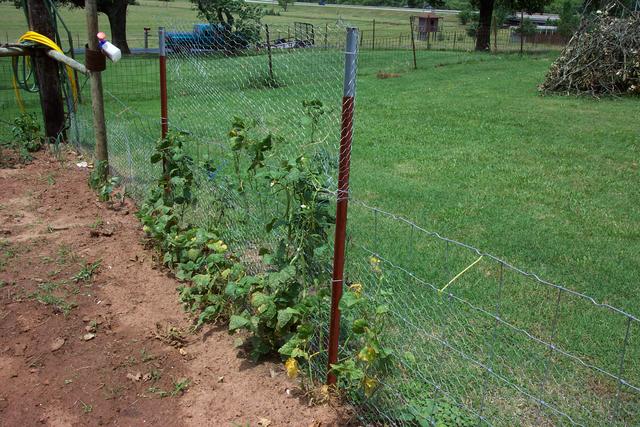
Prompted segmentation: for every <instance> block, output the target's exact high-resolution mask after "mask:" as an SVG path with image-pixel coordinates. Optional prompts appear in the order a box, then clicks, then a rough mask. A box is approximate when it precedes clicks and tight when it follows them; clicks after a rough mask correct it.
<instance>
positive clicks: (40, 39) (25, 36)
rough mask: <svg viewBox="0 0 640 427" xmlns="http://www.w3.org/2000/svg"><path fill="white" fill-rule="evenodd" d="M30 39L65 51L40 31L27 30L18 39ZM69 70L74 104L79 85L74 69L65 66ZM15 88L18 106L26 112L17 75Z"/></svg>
mask: <svg viewBox="0 0 640 427" xmlns="http://www.w3.org/2000/svg"><path fill="white" fill-rule="evenodd" d="M24 41H30V42H35V43H38V44H41V45H43V46H46V47H48V48H50V49H53V50H55V51H57V52H60V53H64V52H63V51H62V49H60V46H58V45H57V44H56V43H55V42H54V41H53V40H51V39H50V38H49V37H47V36H43V35H42V34H40V33H36V32H35V31H27V32H26V33H24V34H23V35H22V36H20V38H19V39H18V42H24ZM65 68H66V70H67V76H68V77H69V82H70V84H71V93H72V95H73V103H74V105H75V104H76V103H77V101H78V87H77V84H76V80H75V77H74V74H73V69H72V68H71V67H69V66H68V65H67V66H66V67H65ZM13 90H14V92H15V94H16V101H17V102H18V107H19V108H20V111H21V112H23V113H24V101H23V100H22V96H21V95H20V90H19V88H18V82H17V81H16V77H15V75H14V76H13Z"/></svg>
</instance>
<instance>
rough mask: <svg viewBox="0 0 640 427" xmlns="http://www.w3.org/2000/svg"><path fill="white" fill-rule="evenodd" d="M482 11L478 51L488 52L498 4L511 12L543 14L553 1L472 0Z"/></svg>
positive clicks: (478, 34) (478, 32)
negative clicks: (492, 22)
mask: <svg viewBox="0 0 640 427" xmlns="http://www.w3.org/2000/svg"><path fill="white" fill-rule="evenodd" d="M470 2H471V5H472V6H474V7H476V8H478V9H479V10H480V13H479V16H478V30H477V32H476V50H479V51H488V50H489V46H490V43H491V19H492V16H493V10H494V7H495V6H496V3H497V2H499V5H500V7H501V8H504V9H506V10H509V11H510V12H526V13H534V12H543V11H544V7H545V6H546V5H548V4H549V3H551V0H497V2H496V0H470Z"/></svg>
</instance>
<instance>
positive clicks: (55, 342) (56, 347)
mask: <svg viewBox="0 0 640 427" xmlns="http://www.w3.org/2000/svg"><path fill="white" fill-rule="evenodd" d="M63 345H64V338H62V337H58V338H56V339H55V340H53V342H52V343H51V347H50V348H51V351H56V350H60V348H61V347H62V346H63Z"/></svg>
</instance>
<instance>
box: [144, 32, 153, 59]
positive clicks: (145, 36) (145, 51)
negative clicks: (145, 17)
mask: <svg viewBox="0 0 640 427" xmlns="http://www.w3.org/2000/svg"><path fill="white" fill-rule="evenodd" d="M150 30H151V28H149V27H144V53H147V51H148V50H149V31H150Z"/></svg>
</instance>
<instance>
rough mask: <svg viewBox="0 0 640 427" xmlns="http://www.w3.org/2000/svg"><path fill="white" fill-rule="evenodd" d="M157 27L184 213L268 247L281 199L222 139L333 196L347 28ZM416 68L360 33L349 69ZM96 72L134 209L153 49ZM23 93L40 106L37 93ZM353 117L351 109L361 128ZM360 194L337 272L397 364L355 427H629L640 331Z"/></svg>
mask: <svg viewBox="0 0 640 427" xmlns="http://www.w3.org/2000/svg"><path fill="white" fill-rule="evenodd" d="M166 33H167V42H168V43H167V47H168V54H167V77H168V79H167V80H168V82H167V94H168V106H169V109H168V121H169V127H170V129H172V130H174V131H180V132H183V133H185V134H186V135H187V136H188V140H189V141H190V143H189V144H190V145H189V146H188V147H187V149H188V153H189V155H191V156H192V157H193V158H194V160H196V161H197V162H198V163H200V164H202V166H201V167H200V168H199V169H198V173H197V176H196V179H197V182H198V185H197V188H198V190H197V193H198V194H197V202H196V203H195V204H194V206H193V208H192V209H191V210H190V212H187V213H186V214H187V215H188V216H189V217H190V219H192V220H193V221H195V222H196V223H199V224H203V225H210V224H215V225H216V227H217V228H219V229H220V230H221V232H222V233H223V234H224V237H225V240H228V241H230V242H234V243H235V244H236V247H238V248H240V253H241V255H242V256H244V257H246V258H249V259H250V258H252V257H253V258H255V257H257V253H258V248H260V247H262V246H263V245H268V244H269V241H268V240H269V238H270V236H269V234H268V233H267V232H266V231H265V227H264V224H265V223H267V222H269V221H270V220H271V218H273V217H274V216H275V215H276V212H277V211H278V210H281V209H282V206H283V204H285V203H286V200H284V199H283V198H281V197H274V196H273V194H272V193H270V192H268V191H265V190H262V189H260V187H258V186H253V185H252V183H251V182H245V183H242V185H243V186H244V187H243V188H241V189H240V188H238V187H239V182H238V180H237V179H236V178H235V176H236V169H237V168H239V167H242V168H246V167H247V166H248V165H247V164H244V163H241V164H239V163H238V162H237V159H236V158H235V156H234V152H233V150H232V147H231V146H230V143H229V135H228V133H229V130H230V129H231V127H232V124H233V123H234V122H235V123H237V122H238V120H240V121H241V122H242V123H244V125H246V128H247V132H249V133H250V134H251V135H253V137H254V138H256V139H259V138H264V137H265V136H266V135H271V136H272V144H273V145H274V146H275V147H277V150H278V152H279V153H281V155H282V156H281V157H279V158H278V159H271V160H270V161H280V160H285V159H287V158H296V157H298V156H307V157H308V158H309V159H311V160H312V161H313V163H314V164H315V165H317V167H319V168H320V169H321V170H322V174H321V176H322V179H321V182H319V183H318V185H319V186H321V187H322V188H323V189H325V190H326V193H327V194H328V195H330V196H331V197H332V200H333V201H335V198H336V194H337V192H336V190H337V187H336V186H337V173H338V146H339V142H340V111H341V97H342V89H343V86H342V85H343V77H344V50H345V46H344V43H345V34H346V30H345V28H344V27H342V26H333V27H330V26H326V27H325V28H321V29H320V30H319V31H316V30H315V29H314V31H313V32H312V31H311V29H310V28H308V27H299V28H294V29H292V28H291V27H290V26H287V27H284V26H283V27H278V26H268V27H263V28H262V29H261V33H260V34H259V36H258V37H257V41H255V42H252V43H246V42H245V41H242V40H217V41H216V40H198V39H194V38H192V37H190V36H189V34H191V35H193V34H194V27H193V26H192V25H190V24H176V23H172V24H171V25H167V26H166ZM454 34H455V33H454ZM172 37H173V38H175V40H170V39H171V38H172ZM181 37H182V39H181ZM267 40H268V41H267ZM441 42H442V43H445V42H447V43H454V42H455V43H456V48H455V49H458V48H460V49H466V48H464V47H462V46H465V45H463V44H462V39H460V38H458V37H457V36H455V35H454V36H453V39H451V37H449V36H447V35H445V36H444V40H438V37H436V40H435V41H434V40H431V41H426V40H420V41H417V40H416V43H417V46H416V49H417V60H418V65H419V64H420V63H419V61H420V59H421V58H424V56H425V55H429V54H433V53H432V52H430V51H429V50H430V49H437V48H438V47H437V46H439V45H438V43H441ZM424 43H430V45H429V46H428V49H429V50H428V49H427V48H425V45H424ZM465 43H469V46H471V42H470V41H468V42H465ZM156 45H157V41H156V42H155V43H154V44H153V46H156ZM440 46H442V45H440ZM443 58H444V57H443ZM459 59H460V58H458V57H457V56H456V55H449V56H447V57H446V58H444V59H443V60H444V61H454V62H455V61H457V60H459ZM80 60H82V58H80ZM413 61H414V60H413V49H412V45H411V39H410V36H409V37H404V38H403V37H394V38H393V39H391V38H389V41H388V42H382V39H378V41H377V42H376V45H375V46H371V47H369V48H367V46H366V40H364V41H363V42H362V44H361V47H360V52H359V67H360V70H361V73H372V72H373V73H375V72H384V73H394V72H402V73H406V72H408V71H409V70H410V69H412V68H413V66H414V62H413ZM6 64H9V61H4V60H3V61H0V73H1V74H2V76H3V78H2V79H1V80H0V82H4V83H3V84H4V86H0V100H1V104H0V106H1V107H0V111H1V112H2V115H3V117H12V116H13V115H15V113H16V110H15V106H14V100H13V89H12V87H11V86H7V82H9V84H10V80H9V79H8V78H4V77H5V76H6V75H7V74H8V73H9V68H7V66H6ZM9 67H10V65H9ZM102 75H103V80H104V91H105V115H106V122H107V131H108V144H109V156H110V163H111V166H112V168H113V170H114V172H115V173H117V174H119V175H121V176H122V177H123V178H124V182H125V185H126V187H127V190H128V191H129V192H130V193H131V194H132V195H133V197H134V199H136V200H137V201H140V200H142V199H143V198H144V195H145V193H146V192H147V190H148V188H149V187H150V185H152V184H153V183H154V182H155V180H156V179H157V178H158V177H159V176H160V174H161V170H160V169H161V168H160V166H158V165H157V164H151V163H150V161H149V159H150V157H151V154H152V152H153V150H154V144H155V142H156V141H157V140H158V139H159V138H160V136H161V126H160V125H161V121H160V102H159V95H160V90H161V89H160V84H159V61H158V57H157V55H156V54H146V55H133V56H130V57H125V58H123V59H122V60H121V61H120V62H119V63H117V64H110V65H109V67H108V69H107V71H106V72H104V73H103V74H102ZM80 88H81V99H82V102H81V104H80V105H79V108H78V110H77V111H76V112H75V113H73V114H72V115H71V120H70V127H69V133H70V137H71V139H72V141H73V142H74V143H75V144H77V146H78V147H80V148H81V149H82V150H83V151H85V152H87V153H91V152H92V151H93V148H94V138H93V130H92V126H93V122H92V116H91V107H90V102H89V88H88V83H87V81H86V79H85V78H81V79H80ZM23 96H24V97H25V101H26V104H27V106H28V109H29V110H30V111H36V110H37V107H38V105H39V103H38V99H37V94H29V95H23ZM27 97H28V100H27ZM356 99H357V96H356ZM357 108H358V107H357V100H356V123H355V126H356V128H357V126H358V124H357V115H358V113H357ZM4 128H5V129H6V126H4ZM3 135H4V134H3ZM356 143H357V141H356ZM361 190H364V189H356V191H355V193H352V195H351V197H350V207H349V223H348V238H347V242H348V244H347V262H346V267H345V278H346V280H347V284H348V285H353V284H356V283H357V284H360V285H361V286H362V287H363V289H364V293H363V295H365V297H366V298H367V299H368V301H369V305H370V306H372V307H379V306H385V307H387V309H388V313H387V315H386V317H385V320H384V322H385V324H384V332H383V333H382V335H381V337H380V339H381V342H382V343H383V345H384V346H385V348H386V349H388V350H389V352H390V353H391V355H392V358H391V360H392V362H391V365H390V367H389V368H388V369H387V370H386V371H384V372H380V373H378V374H376V376H375V381H376V384H377V385H376V387H375V390H374V391H373V393H371V394H368V395H365V394H362V393H361V392H348V393H346V394H345V397H346V398H347V401H348V402H349V404H350V405H352V406H353V407H354V408H355V413H356V414H357V417H358V418H359V419H360V421H361V422H362V423H364V424H366V425H410V426H422V425H447V426H471V425H496V426H513V425H594V426H595V425H619V426H626V425H637V424H638V423H640V330H639V329H638V328H639V327H640V325H639V324H638V322H639V320H638V319H637V318H636V317H634V315H632V314H630V313H627V312H624V311H621V310H618V309H616V308H615V307H612V306H609V305H607V304H606V303H603V302H600V301H595V300H594V299H592V298H590V297H589V296H587V295H584V294H581V293H578V292H574V291H572V290H571V285H570V284H568V285H567V286H566V287H565V286H562V285H559V284H554V283H551V282H548V281H545V280H544V279H542V278H540V277H538V276H537V275H535V274H533V273H530V272H527V271H524V270H521V269H519V268H517V267H516V266H513V265H511V264H509V263H508V262H507V261H504V260H502V259H499V258H497V257H494V256H492V255H491V254H489V253H487V252H485V251H483V250H480V249H477V248H475V247H472V246H469V245H467V244H464V243H462V242H458V241H454V240H451V239H447V238H446V237H444V236H441V235H439V234H438V233H435V232H432V231H429V230H425V229H424V228H422V227H421V226H420V225H419V224H417V223H414V222H412V221H409V220H407V219H405V218H403V217H401V216H399V215H396V214H394V213H391V212H386V211H383V210H380V209H378V208H376V207H373V206H370V205H368V204H367V203H365V202H363V201H361V193H360V191H361ZM326 265H327V267H326V268H327V271H326V272H327V273H329V271H328V265H329V264H328V263H327V264H326ZM327 285H328V284H327ZM328 310H329V308H328V307H327V310H326V311H327V313H326V318H320V319H318V320H317V324H318V328H317V331H316V335H317V344H316V346H317V348H316V350H317V351H319V355H318V356H317V358H316V359H314V360H315V363H314V366H313V367H314V369H315V373H314V375H317V376H318V377H317V378H319V379H321V380H323V379H324V375H325V374H326V363H327V356H326V342H327V338H328V330H327V327H328V316H329V314H328ZM344 332H345V333H346V331H344ZM343 354H353V344H352V343H349V342H345V341H344V340H342V341H341V349H340V355H343Z"/></svg>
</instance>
